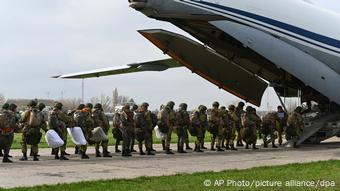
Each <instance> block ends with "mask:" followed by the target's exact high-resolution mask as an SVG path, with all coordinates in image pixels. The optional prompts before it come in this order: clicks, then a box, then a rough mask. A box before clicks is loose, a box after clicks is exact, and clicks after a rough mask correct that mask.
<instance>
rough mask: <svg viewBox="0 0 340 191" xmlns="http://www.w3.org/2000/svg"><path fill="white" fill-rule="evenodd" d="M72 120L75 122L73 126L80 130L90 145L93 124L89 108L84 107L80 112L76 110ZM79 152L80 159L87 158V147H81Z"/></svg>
mask: <svg viewBox="0 0 340 191" xmlns="http://www.w3.org/2000/svg"><path fill="white" fill-rule="evenodd" d="M78 108H79V107H78ZM73 119H74V121H75V126H77V127H80V128H81V129H82V131H83V134H84V137H85V139H86V141H87V142H88V143H92V141H91V140H90V138H91V137H92V130H93V128H94V122H93V119H92V117H91V112H90V107H85V108H83V109H81V110H80V109H78V110H76V111H75V113H74V116H73ZM79 151H80V154H81V158H82V159H88V158H89V156H88V155H87V154H86V151H87V145H81V146H80V149H79Z"/></svg>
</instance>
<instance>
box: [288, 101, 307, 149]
mask: <svg viewBox="0 0 340 191" xmlns="http://www.w3.org/2000/svg"><path fill="white" fill-rule="evenodd" d="M301 113H302V107H300V106H299V107H297V108H296V109H295V110H294V112H293V113H291V114H290V115H289V116H288V120H287V123H288V126H287V128H286V139H287V140H292V141H293V142H294V148H297V147H298V146H297V141H298V139H299V137H300V134H301V133H302V131H303V128H304V122H303V117H302V115H301Z"/></svg>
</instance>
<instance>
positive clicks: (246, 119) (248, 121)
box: [241, 106, 258, 149]
mask: <svg viewBox="0 0 340 191" xmlns="http://www.w3.org/2000/svg"><path fill="white" fill-rule="evenodd" d="M253 112H254V110H253V108H252V107H251V106H247V108H246V113H244V114H242V126H243V129H242V131H241V134H242V138H243V140H244V142H246V149H249V145H253V149H258V148H257V147H256V140H257V133H256V132H257V126H256V125H257V123H258V121H257V118H256V116H255V115H254V113H253Z"/></svg>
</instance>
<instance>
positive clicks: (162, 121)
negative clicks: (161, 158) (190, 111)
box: [158, 101, 176, 154]
mask: <svg viewBox="0 0 340 191" xmlns="http://www.w3.org/2000/svg"><path fill="white" fill-rule="evenodd" d="M174 105H175V103H174V102H173V101H170V102H168V103H167V105H166V106H165V107H164V108H163V110H162V111H161V112H160V113H159V117H158V118H159V124H158V126H159V127H160V129H164V130H161V131H164V133H166V134H167V136H166V139H165V141H163V142H162V144H164V148H163V149H165V151H166V154H174V153H173V152H171V149H170V143H171V135H172V131H173V127H174V125H175V121H176V113H175V111H174V110H173V108H174Z"/></svg>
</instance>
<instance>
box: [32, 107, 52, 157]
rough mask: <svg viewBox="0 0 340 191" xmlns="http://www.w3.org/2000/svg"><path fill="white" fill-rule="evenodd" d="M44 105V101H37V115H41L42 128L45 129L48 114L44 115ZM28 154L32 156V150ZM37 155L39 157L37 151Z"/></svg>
mask: <svg viewBox="0 0 340 191" xmlns="http://www.w3.org/2000/svg"><path fill="white" fill-rule="evenodd" d="M45 107H46V105H45V104H44V103H39V104H38V110H39V115H41V118H42V120H43V124H42V125H43V126H44V127H42V129H47V121H48V116H47V115H45V113H44V111H43V110H44V109H45ZM30 156H33V152H32V150H31V152H30ZM37 156H38V157H40V155H39V154H38V153H37Z"/></svg>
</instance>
